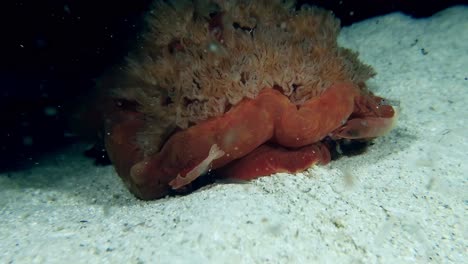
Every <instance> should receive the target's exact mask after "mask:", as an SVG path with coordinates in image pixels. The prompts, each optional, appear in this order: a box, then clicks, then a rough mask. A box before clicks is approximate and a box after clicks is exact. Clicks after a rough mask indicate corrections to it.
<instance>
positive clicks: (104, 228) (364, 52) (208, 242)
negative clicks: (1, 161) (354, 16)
mask: <svg viewBox="0 0 468 264" xmlns="http://www.w3.org/2000/svg"><path fill="white" fill-rule="evenodd" d="M340 43H341V45H342V46H345V47H349V48H352V49H354V50H357V51H359V52H360V54H361V59H362V60H363V61H365V62H366V63H368V64H371V65H373V66H374V67H375V69H376V70H377V72H378V75H377V76H376V77H375V78H374V79H372V80H371V81H369V86H370V87H371V88H372V89H374V90H375V91H376V93H377V94H379V95H381V96H383V97H386V98H389V99H392V100H396V101H399V102H400V118H399V123H398V126H397V127H396V128H395V129H394V130H393V131H392V132H391V133H390V134H388V135H387V136H385V137H383V138H380V139H378V140H376V142H375V145H373V146H372V147H371V148H370V149H369V151H368V152H367V153H365V154H363V155H359V156H355V157H349V158H342V159H340V160H338V161H335V162H332V163H331V164H330V165H327V166H317V167H314V168H311V169H310V170H308V171H306V172H304V173H299V174H297V175H287V174H277V175H274V176H272V177H264V178H261V179H259V180H256V181H253V182H251V183H248V184H214V185H211V186H208V187H205V188H203V189H202V190H199V191H197V192H195V193H192V194H190V195H187V196H181V197H171V198H166V199H162V200H157V201H150V202H143V201H140V200H137V199H135V198H134V197H133V196H132V195H131V194H129V193H128V191H127V190H126V189H125V188H124V186H123V184H122V183H121V181H120V180H119V178H118V177H117V176H116V174H115V173H114V171H113V169H112V167H110V166H108V167H96V166H93V165H92V161H91V160H89V159H86V158H84V157H82V155H81V151H82V150H83V146H75V147H74V148H72V149H69V150H66V151H64V152H63V153H61V154H57V155H55V156H51V157H44V159H43V160H41V161H39V164H38V165H37V166H36V167H34V168H32V169H30V170H25V171H18V172H11V173H8V174H7V173H5V174H1V175H0V262H1V263H466V261H467V259H468V256H467V247H468V245H467V237H468V235H467V230H466V224H467V222H466V221H467V219H468V217H467V211H468V210H467V206H468V188H467V179H468V165H467V163H466V161H467V160H468V140H467V136H468V133H467V131H468V125H467V122H468V110H467V109H468V107H467V105H468V44H467V43H468V7H454V8H450V9H447V10H445V11H443V12H440V13H438V14H436V15H434V16H433V17H431V18H428V19H418V20H416V19H411V18H410V17H407V16H404V15H402V14H399V13H396V14H391V15H387V16H383V17H379V18H375V19H370V20H367V21H364V22H361V23H358V24H355V25H353V26H351V27H348V28H345V29H343V31H342V34H341V36H340Z"/></svg>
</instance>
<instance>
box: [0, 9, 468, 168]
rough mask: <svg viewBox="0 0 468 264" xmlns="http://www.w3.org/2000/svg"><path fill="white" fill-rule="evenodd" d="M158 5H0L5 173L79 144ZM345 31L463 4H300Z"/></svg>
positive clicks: (0, 164) (0, 151) (0, 141)
mask: <svg viewBox="0 0 468 264" xmlns="http://www.w3.org/2000/svg"><path fill="white" fill-rule="evenodd" d="M151 2H152V1H151V0H132V1H109V0H93V1H91V0H76V1H73V0H69V1H65V0H55V1H52V0H43V1H38V0H31V1H2V3H1V4H0V19H1V20H0V23H1V26H0V29H1V31H0V34H1V35H0V36H1V41H0V45H1V46H0V47H1V49H0V50H1V52H2V54H1V59H0V122H1V123H0V172H1V171H5V170H14V169H21V168H25V167H29V166H32V165H34V164H35V162H36V161H37V160H38V158H40V157H41V155H44V154H45V153H50V152H53V151H56V150H57V149H60V148H62V147H64V146H66V145H67V144H71V143H73V142H77V141H78V137H76V136H75V134H74V133H73V131H72V130H71V128H70V121H69V120H70V117H71V116H72V113H73V109H74V108H75V107H76V105H77V103H78V102H80V98H83V97H84V96H86V95H87V93H88V92H90V91H92V89H93V87H94V79H95V78H96V77H98V76H99V75H100V74H101V73H102V72H103V71H104V70H105V69H106V68H107V67H109V66H110V65H112V64H115V63H117V62H119V61H120V60H121V59H122V58H123V57H124V56H125V55H126V53H127V51H128V49H129V48H130V47H131V45H132V43H134V41H135V39H136V38H137V36H138V32H139V30H140V28H141V18H142V15H143V14H144V12H145V10H147V9H148V7H149V4H150V3H151ZM298 3H299V4H302V3H309V4H313V5H318V6H321V7H324V8H326V9H329V10H332V11H334V13H335V15H336V16H337V17H339V18H340V19H341V21H342V25H343V26H346V25H350V24H352V23H354V22H357V21H361V20H364V19H367V18H370V17H374V16H379V15H382V14H387V13H391V12H395V11H401V12H404V13H406V14H408V15H411V16H413V17H417V18H420V17H427V16H431V15H432V14H434V13H436V12H437V11H440V10H443V9H445V8H447V7H449V6H453V5H457V4H467V2H466V1H463V0H445V1H444V0H427V1H411V0H360V1H359V0H354V1H353V0H341V1H338V0H318V1H298Z"/></svg>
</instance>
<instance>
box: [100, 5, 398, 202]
mask: <svg viewBox="0 0 468 264" xmlns="http://www.w3.org/2000/svg"><path fill="white" fill-rule="evenodd" d="M339 29H340V25H339V21H338V20H337V19H336V18H334V17H333V15H332V14H331V13H330V12H328V11H325V10H322V9H319V8H315V7H310V6H302V7H301V8H296V3H295V2H294V1H281V0H259V1H247V0H198V1H195V0H193V1H190V0H174V1H155V2H154V5H153V7H152V10H151V11H150V12H149V13H148V14H147V16H146V29H145V31H144V35H143V40H142V41H141V42H140V43H139V44H138V45H137V48H136V49H135V50H133V51H132V53H130V54H129V55H128V57H127V58H126V60H125V62H124V63H122V65H119V67H116V68H115V69H113V70H111V71H110V72H109V73H107V74H105V75H104V76H102V78H100V80H99V81H98V87H99V89H102V90H103V91H104V94H105V95H106V96H104V98H103V101H102V102H101V105H102V106H103V110H102V115H103V119H104V121H103V122H104V124H103V126H104V130H105V131H104V132H105V133H103V134H104V140H105V146H106V149H107V152H108V155H109V158H110V160H111V161H112V163H113V164H114V166H115V169H116V171H117V173H118V175H119V176H120V177H121V178H122V179H123V181H124V183H125V184H126V185H127V186H128V188H129V189H130V191H131V192H132V193H133V194H135V195H136V196H137V197H139V198H141V199H145V200H148V199H157V198H161V197H163V196H166V195H167V194H169V193H172V192H178V191H179V192H182V191H189V190H190V189H191V185H192V184H193V181H194V180H195V179H197V178H198V177H199V176H201V175H202V174H204V173H206V172H208V171H213V172H214V173H215V174H216V175H217V176H219V177H227V178H233V179H241V180H250V179H255V178H257V177H260V176H266V175H270V174H273V173H276V172H290V173H294V172H299V171H302V170H305V169H307V168H309V167H310V166H312V165H314V164H327V163H328V162H330V159H331V154H330V153H331V152H333V151H334V148H335V146H336V145H337V144H340V143H342V142H344V141H346V142H353V141H355V142H368V141H370V140H372V139H373V138H376V137H379V136H381V135H383V134H385V133H386V132H388V131H389V130H390V129H391V128H392V126H393V123H394V122H395V119H396V115H395V112H394V109H393V108H392V106H390V105H388V104H386V103H385V101H384V100H383V99H382V98H380V97H378V96H375V95H374V94H373V93H372V92H371V91H369V90H368V88H367V87H366V84H365V82H366V80H368V79H369V78H370V77H372V76H373V75H374V71H373V70H372V68H371V67H370V66H368V65H365V64H363V63H361V62H360V61H359V60H358V58H357V54H356V53H355V52H353V51H351V50H349V49H346V48H342V47H339V46H338V44H337V35H338V33H339Z"/></svg>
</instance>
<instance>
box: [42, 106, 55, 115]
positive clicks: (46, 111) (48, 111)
mask: <svg viewBox="0 0 468 264" xmlns="http://www.w3.org/2000/svg"><path fill="white" fill-rule="evenodd" d="M44 114H45V115H47V116H54V115H56V114H57V108H55V107H53V106H48V107H46V108H44Z"/></svg>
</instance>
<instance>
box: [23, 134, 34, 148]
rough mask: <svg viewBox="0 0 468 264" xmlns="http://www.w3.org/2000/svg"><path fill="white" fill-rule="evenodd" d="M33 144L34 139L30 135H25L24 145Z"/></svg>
mask: <svg viewBox="0 0 468 264" xmlns="http://www.w3.org/2000/svg"><path fill="white" fill-rule="evenodd" d="M32 144H33V139H32V137H30V136H26V137H23V145H25V146H31V145H32Z"/></svg>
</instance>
